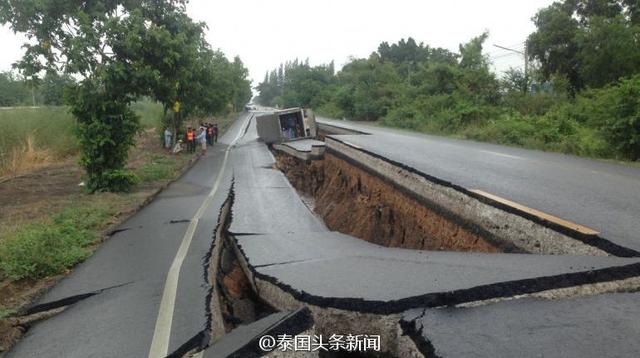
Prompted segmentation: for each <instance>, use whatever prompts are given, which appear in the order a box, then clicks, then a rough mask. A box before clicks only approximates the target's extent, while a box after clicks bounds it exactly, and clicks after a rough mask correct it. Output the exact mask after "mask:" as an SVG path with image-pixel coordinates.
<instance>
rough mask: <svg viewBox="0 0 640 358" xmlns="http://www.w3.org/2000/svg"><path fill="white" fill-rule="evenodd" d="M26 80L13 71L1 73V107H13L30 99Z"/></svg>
mask: <svg viewBox="0 0 640 358" xmlns="http://www.w3.org/2000/svg"><path fill="white" fill-rule="evenodd" d="M30 97H31V94H30V91H29V90H28V89H27V87H26V85H25V82H24V81H23V80H21V79H19V78H18V77H17V76H16V75H15V74H13V73H11V72H2V73H0V107H12V106H17V105H19V104H22V103H26V102H27V101H28V100H30Z"/></svg>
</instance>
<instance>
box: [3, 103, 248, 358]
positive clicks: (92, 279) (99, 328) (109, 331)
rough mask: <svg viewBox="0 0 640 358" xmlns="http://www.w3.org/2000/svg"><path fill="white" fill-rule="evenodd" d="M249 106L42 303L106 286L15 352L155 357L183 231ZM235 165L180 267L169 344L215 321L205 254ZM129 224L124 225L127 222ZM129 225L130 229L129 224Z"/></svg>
mask: <svg viewBox="0 0 640 358" xmlns="http://www.w3.org/2000/svg"><path fill="white" fill-rule="evenodd" d="M250 116H251V114H243V115H242V116H241V117H240V118H239V120H237V121H235V122H234V124H232V125H231V127H230V128H229V129H228V130H227V131H226V132H225V134H224V135H223V136H221V137H220V140H219V142H218V143H217V144H216V145H215V146H214V147H213V149H212V148H211V147H209V150H208V152H207V154H206V155H205V156H203V157H202V158H200V160H199V161H198V162H197V163H196V164H195V165H194V166H193V167H192V168H191V169H190V170H189V171H188V172H186V173H185V174H184V175H182V176H181V177H180V178H179V179H178V180H176V181H175V182H174V183H172V184H171V185H169V187H168V188H167V189H165V190H164V191H163V192H162V193H160V194H159V195H158V196H157V197H156V198H155V200H153V201H152V202H151V203H150V204H149V205H147V206H146V207H144V208H143V209H141V210H140V211H139V212H138V213H137V214H135V215H134V216H132V217H131V218H130V219H128V220H127V221H126V222H124V223H123V224H122V225H120V227H118V228H117V229H116V230H115V232H114V235H113V236H112V237H110V238H109V239H108V240H106V241H105V242H104V244H103V245H102V246H101V247H100V249H99V250H97V251H96V252H95V254H94V255H93V256H92V257H90V258H89V259H88V260H87V261H85V262H84V263H82V264H80V265H79V266H78V267H76V268H75V269H74V271H73V272H72V273H71V274H70V275H69V276H68V277H66V278H65V279H63V280H62V281H61V282H60V283H59V284H57V285H56V286H55V287H53V288H52V289H51V291H50V292H48V293H46V294H45V295H44V296H43V297H42V298H41V299H40V300H39V301H38V302H36V304H45V303H50V302H55V301H57V300H61V299H64V298H66V297H70V296H74V295H79V294H84V293H87V292H92V291H96V290H100V289H102V288H105V287H110V286H115V285H120V284H123V283H127V284H126V285H123V286H120V287H116V288H112V289H109V290H105V291H103V292H101V293H99V294H96V295H93V296H91V297H88V298H86V299H83V300H81V301H79V302H77V303H75V304H73V305H71V306H69V307H68V309H66V310H65V311H64V312H62V313H60V314H59V315H56V316H54V317H52V318H50V319H48V320H46V321H43V322H40V323H38V324H36V325H34V326H33V327H32V328H31V329H30V330H29V331H28V332H27V334H26V335H25V337H23V339H22V340H21V341H20V342H19V343H18V344H17V345H16V346H15V348H14V349H13V350H12V351H11V352H9V354H8V355H7V357H68V358H72V357H147V356H149V349H150V345H151V341H152V337H153V335H154V327H155V325H156V321H157V318H158V315H159V307H160V302H161V300H162V295H163V290H164V286H165V281H166V279H167V273H168V272H169V269H170V266H171V265H172V262H173V260H174V257H175V256H176V252H177V251H178V248H179V246H180V244H181V240H182V239H183V236H185V232H186V231H187V228H188V227H189V224H190V222H189V220H190V219H191V218H192V217H194V215H195V214H196V212H197V211H198V209H199V207H200V206H201V204H202V203H203V201H204V200H205V199H206V198H207V196H208V195H209V193H210V191H211V189H212V187H213V186H214V183H215V181H216V178H217V174H218V173H219V171H220V169H221V165H222V162H223V159H224V154H225V150H226V149H227V147H228V146H229V144H230V143H231V142H232V140H233V139H234V138H236V137H237V136H238V135H239V134H241V131H242V130H244V127H243V125H245V124H246V122H247V120H248V119H249V118H248V117H250ZM231 181H232V171H231V170H226V171H225V174H224V176H223V177H222V178H221V180H220V186H219V188H218V190H217V192H216V193H215V195H214V196H213V198H212V199H211V202H210V205H208V207H207V209H206V210H205V212H204V213H203V215H202V217H201V219H200V220H199V221H198V224H197V227H196V229H195V232H194V235H193V239H192V241H191V244H190V246H189V248H188V251H187V253H186V256H185V258H184V261H183V262H182V266H181V268H180V270H179V274H180V275H179V280H178V287H177V294H176V297H175V303H174V305H173V311H172V313H171V316H172V317H173V321H172V324H171V327H170V337H169V342H168V343H167V344H168V352H169V353H170V352H173V351H174V350H176V349H177V348H178V347H180V346H181V345H182V344H184V343H185V342H187V341H188V340H189V339H191V338H192V337H194V336H195V335H197V334H198V333H200V332H202V331H203V330H204V329H205V327H206V324H207V315H206V309H205V308H206V304H207V303H206V297H207V293H208V292H209V287H208V285H207V283H206V281H205V276H204V275H205V272H204V258H205V256H206V254H207V252H208V251H209V250H210V247H211V242H212V236H213V232H214V229H215V226H216V224H217V221H218V214H219V210H220V207H221V206H222V203H223V202H224V200H225V199H226V198H227V195H228V192H229V188H230V186H231ZM121 229H122V231H118V230H121ZM124 229H126V230H124Z"/></svg>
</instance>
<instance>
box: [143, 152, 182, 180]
mask: <svg viewBox="0 0 640 358" xmlns="http://www.w3.org/2000/svg"><path fill="white" fill-rule="evenodd" d="M178 166H179V163H178V157H176V156H171V157H170V156H165V155H158V154H153V155H151V156H149V160H148V162H147V163H145V164H143V165H141V166H140V167H139V168H138V169H136V170H135V173H136V175H137V176H138V178H140V181H141V182H142V183H148V182H154V181H157V180H168V179H171V178H173V177H174V176H175V175H176V173H177V171H178Z"/></svg>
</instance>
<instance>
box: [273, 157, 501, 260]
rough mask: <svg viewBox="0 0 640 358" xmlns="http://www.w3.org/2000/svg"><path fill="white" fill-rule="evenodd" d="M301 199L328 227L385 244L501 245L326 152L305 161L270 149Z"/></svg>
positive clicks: (477, 248)
mask: <svg viewBox="0 0 640 358" xmlns="http://www.w3.org/2000/svg"><path fill="white" fill-rule="evenodd" d="M275 156H276V163H277V166H278V169H280V170H281V171H282V172H283V173H284V174H285V175H286V176H287V178H288V179H289V181H290V182H291V184H292V185H293V186H294V187H295V188H296V189H297V190H298V191H299V192H300V194H301V195H302V196H303V197H304V201H305V203H308V204H310V205H309V206H310V207H311V209H312V210H313V211H314V212H315V213H316V214H318V215H319V216H320V217H321V218H322V219H323V220H324V222H325V224H326V225H327V227H328V228H329V229H331V230H334V231H338V232H341V233H344V234H347V235H351V236H354V237H358V238H361V239H364V240H367V241H369V242H372V243H375V244H378V245H383V246H387V247H401V248H407V249H415V250H446V251H474V252H500V251H503V250H502V248H501V247H500V246H499V245H497V244H495V243H492V242H490V241H489V240H487V239H485V238H483V237H482V236H481V235H480V234H479V233H477V232H474V231H473V230H471V229H468V228H465V227H463V226H461V225H459V224H458V223H456V222H455V220H453V219H450V218H447V217H444V216H443V215H441V214H439V213H438V212H437V211H436V210H434V209H431V208H428V207H427V206H425V205H422V204H421V203H419V202H418V201H417V200H415V199H413V198H411V197H409V196H408V195H406V194H404V193H401V192H400V191H398V190H397V189H395V188H394V187H393V186H392V185H391V184H389V183H387V182H385V181H383V180H382V179H380V178H378V177H377V176H374V175H372V174H369V173H367V172H365V171H364V170H362V169H360V168H358V167H356V166H354V165H352V164H350V163H348V162H347V161H345V160H344V159H342V158H339V157H338V156H336V155H333V154H331V153H325V155H324V158H323V159H322V160H316V161H310V162H305V161H302V160H300V159H298V158H294V157H291V156H289V155H286V154H282V153H275Z"/></svg>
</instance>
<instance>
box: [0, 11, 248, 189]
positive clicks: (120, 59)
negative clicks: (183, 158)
mask: <svg viewBox="0 0 640 358" xmlns="http://www.w3.org/2000/svg"><path fill="white" fill-rule="evenodd" d="M185 4H186V1H185V0H135V1H131V0H115V1H113V0H96V1H90V2H80V3H78V2H64V1H62V2H61V1H58V0H8V1H3V2H0V23H3V24H4V23H9V24H10V25H11V27H12V29H13V30H14V31H16V32H23V33H26V34H27V37H28V38H30V39H31V41H30V42H29V43H27V44H25V48H26V52H25V54H24V56H23V58H22V60H21V61H19V62H18V64H17V67H18V68H19V69H20V70H21V71H22V72H23V73H24V74H25V75H26V76H28V77H29V78H31V79H32V80H33V81H37V80H38V79H39V76H40V74H41V73H42V72H43V71H45V70H46V71H47V72H62V73H64V74H68V75H73V76H74V77H77V78H79V79H80V81H79V82H78V83H76V84H75V85H73V86H72V89H71V91H70V95H69V97H68V100H69V104H70V106H71V112H72V113H73V114H74V116H75V117H76V119H77V121H78V133H79V137H80V146H81V150H82V154H81V164H82V165H83V166H84V167H85V169H86V172H87V188H88V189H89V190H90V191H92V192H93V191H97V190H126V189H128V188H129V187H130V186H131V185H132V184H133V183H134V176H133V175H132V174H130V173H128V172H126V171H125V170H124V165H125V163H126V160H127V153H128V150H129V147H130V146H131V145H132V144H133V142H134V141H133V137H134V135H135V133H136V131H137V130H138V118H137V117H136V116H135V114H134V113H133V112H132V111H131V109H130V108H129V106H130V104H131V102H132V101H134V100H135V99H136V98H138V97H140V96H145V95H147V96H151V97H152V98H155V99H156V100H158V101H160V102H161V103H162V104H163V105H164V108H165V111H169V110H172V111H174V113H175V116H174V119H175V121H174V122H175V124H176V127H177V126H178V125H179V123H180V120H181V119H182V118H184V116H186V115H189V114H193V113H215V112H218V111H222V110H225V109H226V108H227V106H228V105H229V104H230V102H231V100H232V98H233V93H234V90H235V89H234V81H236V80H239V78H237V77H238V76H241V75H242V74H239V75H238V76H233V75H232V66H231V64H230V63H229V61H228V60H227V59H226V58H225V57H224V55H223V54H222V53H220V52H219V51H213V50H211V49H210V47H209V45H208V44H207V42H206V41H205V40H204V27H205V26H204V24H202V23H196V22H194V21H193V20H191V19H190V18H189V17H188V16H187V15H186V12H185ZM242 80H246V79H245V78H242Z"/></svg>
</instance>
